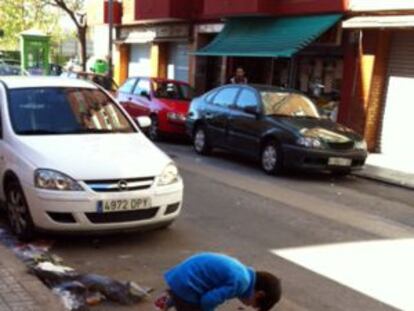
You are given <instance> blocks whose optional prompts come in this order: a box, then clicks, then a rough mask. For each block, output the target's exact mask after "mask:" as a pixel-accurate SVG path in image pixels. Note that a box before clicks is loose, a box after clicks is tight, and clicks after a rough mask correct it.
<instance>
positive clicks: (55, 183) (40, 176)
mask: <svg viewBox="0 0 414 311" xmlns="http://www.w3.org/2000/svg"><path fill="white" fill-rule="evenodd" d="M34 181H35V186H36V188H40V189H48V190H58V191H83V190H84V189H83V188H82V187H81V186H80V185H79V184H78V182H77V181H76V180H74V179H72V178H70V177H69V176H66V175H65V174H63V173H60V172H57V171H53V170H47V169H39V170H36V171H35V175H34Z"/></svg>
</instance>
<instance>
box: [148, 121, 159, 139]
mask: <svg viewBox="0 0 414 311" xmlns="http://www.w3.org/2000/svg"><path fill="white" fill-rule="evenodd" d="M150 118H151V126H150V128H149V129H148V137H149V138H150V139H151V140H152V141H158V140H159V139H160V129H159V125H160V124H159V122H158V118H157V116H154V115H153V116H151V117H150Z"/></svg>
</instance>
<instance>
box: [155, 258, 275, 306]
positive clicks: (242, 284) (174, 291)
mask: <svg viewBox="0 0 414 311" xmlns="http://www.w3.org/2000/svg"><path fill="white" fill-rule="evenodd" d="M165 280H166V282H167V284H168V286H169V290H168V292H167V293H168V294H167V295H166V296H163V297H161V298H160V299H158V300H157V301H156V306H157V307H158V308H159V309H160V310H168V309H169V308H170V307H175V309H176V310H177V311H214V310H215V309H216V308H217V307H218V306H219V305H221V304H223V303H224V302H226V301H227V300H230V299H233V298H238V299H239V300H240V301H241V302H242V303H243V304H245V305H247V306H251V307H252V308H254V309H256V310H259V311H269V310H271V309H272V308H273V306H274V305H275V304H276V303H278V302H279V300H280V298H281V284H280V280H279V279H278V278H277V277H275V276H274V275H272V274H270V273H268V272H256V271H254V270H253V269H252V268H250V267H247V266H245V265H243V264H242V263H241V262H240V261H238V260H237V259H235V258H232V257H229V256H226V255H222V254H214V253H201V254H198V255H195V256H193V257H190V258H189V259H187V260H185V261H184V262H182V263H181V264H179V265H178V266H176V267H174V268H172V269H171V270H169V271H168V272H167V273H166V274H165Z"/></svg>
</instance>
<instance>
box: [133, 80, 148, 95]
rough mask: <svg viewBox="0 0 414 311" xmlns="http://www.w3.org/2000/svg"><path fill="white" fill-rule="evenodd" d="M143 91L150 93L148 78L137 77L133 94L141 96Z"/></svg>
mask: <svg viewBox="0 0 414 311" xmlns="http://www.w3.org/2000/svg"><path fill="white" fill-rule="evenodd" d="M143 93H146V94H148V95H149V94H150V93H151V84H150V81H149V80H148V79H139V80H138V82H137V85H136V86H135V89H134V95H138V96H141V95H142V94H143Z"/></svg>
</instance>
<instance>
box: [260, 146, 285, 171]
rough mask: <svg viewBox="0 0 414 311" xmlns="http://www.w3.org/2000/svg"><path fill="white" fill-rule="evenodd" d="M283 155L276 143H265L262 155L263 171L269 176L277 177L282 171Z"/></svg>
mask: <svg viewBox="0 0 414 311" xmlns="http://www.w3.org/2000/svg"><path fill="white" fill-rule="evenodd" d="M282 157H283V155H282V151H281V148H280V146H279V145H278V144H277V143H276V142H274V141H268V142H267V143H265V145H264V146H263V149H262V154H261V165H262V169H263V171H265V172H266V173H267V174H269V175H276V174H279V173H280V172H281V171H282V168H283V158H282Z"/></svg>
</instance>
